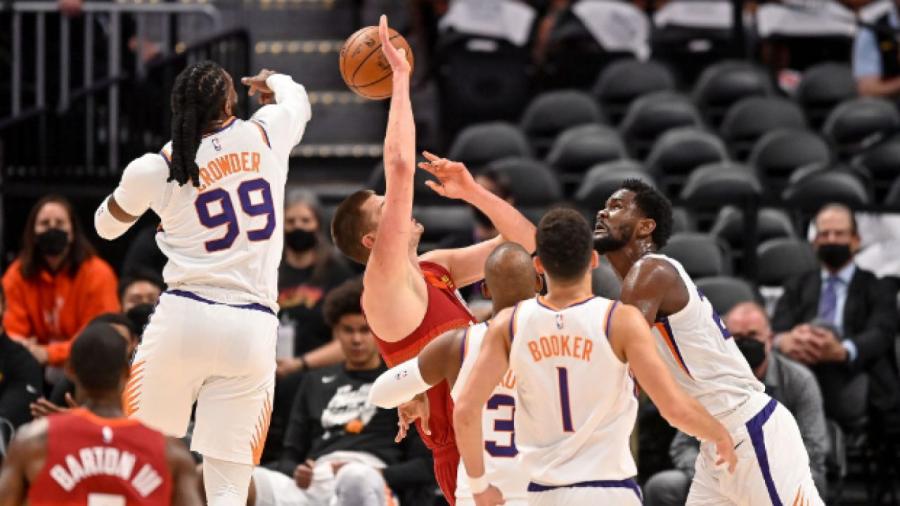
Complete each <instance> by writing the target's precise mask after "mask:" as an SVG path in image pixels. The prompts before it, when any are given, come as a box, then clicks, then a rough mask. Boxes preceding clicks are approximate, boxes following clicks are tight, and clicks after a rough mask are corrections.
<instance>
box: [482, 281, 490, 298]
mask: <svg viewBox="0 0 900 506" xmlns="http://www.w3.org/2000/svg"><path fill="white" fill-rule="evenodd" d="M481 296H482V297H484V298H485V299H487V300H491V289H490V288H488V284H487V283H486V282H484V281H482V282H481Z"/></svg>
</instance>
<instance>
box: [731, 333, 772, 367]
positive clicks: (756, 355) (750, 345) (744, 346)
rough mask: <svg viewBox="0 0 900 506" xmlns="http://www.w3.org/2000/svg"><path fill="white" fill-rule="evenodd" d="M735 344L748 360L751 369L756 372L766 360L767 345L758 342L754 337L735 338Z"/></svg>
mask: <svg viewBox="0 0 900 506" xmlns="http://www.w3.org/2000/svg"><path fill="white" fill-rule="evenodd" d="M734 342H735V344H737V347H738V349H739V350H741V354H742V355H744V358H745V359H747V363H748V364H750V368H751V369H753V370H756V368H757V367H759V364H762V363H763V362H764V361H765V360H766V345H765V343H763V342H761V341H757V340H756V339H753V338H752V337H743V336H734Z"/></svg>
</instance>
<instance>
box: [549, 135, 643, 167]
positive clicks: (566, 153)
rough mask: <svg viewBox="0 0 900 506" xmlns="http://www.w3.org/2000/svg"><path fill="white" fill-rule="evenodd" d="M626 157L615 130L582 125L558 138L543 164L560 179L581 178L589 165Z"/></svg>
mask: <svg viewBox="0 0 900 506" xmlns="http://www.w3.org/2000/svg"><path fill="white" fill-rule="evenodd" d="M626 156H627V153H626V152H625V144H624V143H623V142H622V138H621V137H620V136H619V133H618V132H617V131H616V130H614V129H612V128H610V127H608V126H605V125H581V126H576V127H572V128H569V129H567V130H566V131H564V132H563V133H561V134H559V137H557V138H556V140H555V141H554V142H553V147H552V148H550V153H548V154H547V158H546V160H545V161H546V162H547V163H548V164H549V165H550V166H551V167H553V168H554V169H556V171H557V172H558V173H560V174H561V175H565V174H573V173H574V174H579V175H580V174H583V173H584V172H585V171H587V169H588V168H589V167H591V166H592V165H596V164H598V163H603V162H608V161H611V160H619V159H622V158H625V157H626Z"/></svg>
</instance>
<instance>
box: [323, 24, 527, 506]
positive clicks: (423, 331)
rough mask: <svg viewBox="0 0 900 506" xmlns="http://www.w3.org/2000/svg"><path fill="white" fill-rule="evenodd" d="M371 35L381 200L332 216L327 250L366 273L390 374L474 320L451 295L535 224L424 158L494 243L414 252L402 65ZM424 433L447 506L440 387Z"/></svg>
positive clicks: (447, 434) (446, 442)
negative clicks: (385, 88) (383, 72)
mask: <svg viewBox="0 0 900 506" xmlns="http://www.w3.org/2000/svg"><path fill="white" fill-rule="evenodd" d="M379 36H380V38H381V42H382V45H381V47H382V50H383V53H384V55H385V57H386V59H387V61H388V62H389V64H390V66H391V69H392V70H393V77H392V79H393V95H392V96H391V105H390V112H389V115H388V125H387V132H386V135H385V141H384V170H385V177H386V180H387V191H386V193H385V195H384V197H381V196H378V195H375V194H374V193H372V192H371V191H368V190H363V191H359V192H356V193H354V194H353V195H351V196H349V197H348V198H347V199H346V200H344V202H343V203H341V205H340V206H339V207H338V208H337V210H336V211H335V215H334V220H333V222H332V224H331V232H332V236H333V237H334V241H335V244H336V245H337V246H338V248H339V249H340V250H341V251H342V252H343V253H344V254H345V255H347V256H348V257H350V258H352V259H353V260H355V261H357V262H360V263H363V264H365V265H366V271H365V275H364V277H363V283H364V286H365V290H364V292H363V298H362V305H363V310H364V311H365V313H366V318H367V319H368V321H369V326H370V327H371V329H372V331H373V333H374V334H375V335H376V336H378V341H377V342H378V347H379V350H380V351H381V355H382V357H383V358H384V360H385V362H386V363H387V364H388V365H389V366H394V365H397V364H399V363H402V362H405V361H407V360H409V359H411V358H413V357H415V356H416V355H417V354H418V353H419V351H420V350H421V349H422V348H423V347H424V346H425V345H426V344H428V342H429V341H431V340H432V339H434V338H435V337H437V336H438V335H440V334H442V333H444V332H446V331H448V330H451V329H453V328H458V327H464V326H466V325H468V324H470V323H472V322H473V320H474V319H473V317H472V314H471V313H470V312H469V309H468V308H467V307H466V305H465V303H464V302H463V301H462V299H461V298H460V297H459V294H458V293H457V287H461V286H465V285H468V284H470V283H473V282H475V281H477V280H479V279H481V278H483V277H484V261H485V259H486V258H487V256H488V255H489V254H490V252H491V251H493V249H494V248H495V247H496V246H497V245H498V244H500V243H501V242H504V241H513V242H518V243H520V244H522V245H523V246H525V248H526V249H527V250H529V251H531V250H533V249H534V225H532V224H531V222H529V221H528V219H527V218H525V217H524V216H522V215H521V214H520V213H519V212H518V211H516V210H515V208H513V207H512V206H511V205H509V203H507V202H506V201H504V200H502V199H501V198H499V197H497V196H496V195H494V194H492V193H491V192H489V191H487V190H486V189H485V188H483V187H482V186H481V185H479V184H477V183H475V180H474V179H473V178H472V175H471V174H469V171H468V170H467V169H466V167H465V166H464V165H463V164H461V163H456V162H450V161H448V160H445V159H442V158H438V157H436V156H434V155H431V154H430V153H426V155H425V156H426V158H428V160H429V162H428V163H423V164H421V165H420V167H421V168H422V169H424V170H428V171H429V172H430V173H432V174H434V175H435V176H436V177H437V178H438V182H431V183H429V186H430V187H431V188H432V189H433V190H435V191H436V192H438V193H439V194H441V195H443V196H445V197H448V198H458V199H463V200H465V201H466V202H467V203H469V204H471V205H473V206H475V207H476V208H478V209H479V210H480V211H482V212H483V213H484V214H485V215H487V216H488V217H489V218H490V219H491V221H492V222H493V223H494V225H496V227H497V229H498V230H499V231H500V234H501V236H500V237H497V238H495V239H492V240H490V241H485V242H482V243H480V244H476V245H473V246H470V247H468V248H462V249H455V250H438V251H432V252H430V253H427V254H425V255H422V256H421V257H418V256H417V254H416V249H417V246H418V244H419V238H420V237H421V235H422V231H423V229H422V226H421V225H420V224H418V223H416V222H415V220H413V218H412V203H413V177H414V175H415V170H416V168H415V165H414V160H415V125H414V123H413V115H412V107H411V105H410V101H409V78H410V66H409V62H407V60H406V58H405V57H404V55H403V53H402V52H401V51H400V50H397V49H396V48H394V46H393V45H391V44H390V42H389V40H388V27H387V18H385V17H383V16H382V18H381V21H380V25H379ZM427 398H428V401H429V409H430V434H429V433H428V432H426V431H424V430H421V429H422V427H421V425H420V426H419V428H420V430H419V434H421V435H422V438H423V439H424V441H425V443H426V444H427V445H428V447H429V448H431V450H432V453H433V454H434V466H435V467H434V468H435V476H436V479H437V482H438V484H439V485H440V487H441V490H442V491H443V492H444V496H445V497H446V498H447V500H448V501H450V502H451V503H452V502H453V497H454V492H455V490H456V469H457V466H458V464H459V453H458V452H457V450H456V445H455V444H454V441H453V430H452V428H451V414H450V412H451V410H452V405H453V403H452V400H451V399H450V395H449V388H448V387H447V385H446V383H444V382H441V383H440V384H439V385H437V386H436V387H434V388H432V389H431V390H429V391H428V392H427Z"/></svg>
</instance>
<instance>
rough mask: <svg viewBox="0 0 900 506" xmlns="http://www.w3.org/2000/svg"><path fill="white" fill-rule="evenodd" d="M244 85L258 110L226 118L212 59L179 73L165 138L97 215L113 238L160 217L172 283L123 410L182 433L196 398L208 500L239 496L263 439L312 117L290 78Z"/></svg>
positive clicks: (228, 106) (197, 442)
mask: <svg viewBox="0 0 900 506" xmlns="http://www.w3.org/2000/svg"><path fill="white" fill-rule="evenodd" d="M243 83H244V84H245V85H247V86H249V87H250V94H251V95H253V94H254V93H257V92H258V93H260V98H261V102H263V103H264V104H269V105H265V106H264V107H262V108H261V109H259V111H257V113H256V114H255V115H254V116H253V117H252V118H251V119H250V120H249V121H241V120H239V119H236V118H235V117H234V116H233V113H234V107H235V104H236V99H237V93H236V92H235V89H234V86H233V84H232V81H231V77H230V76H229V75H228V73H226V72H225V71H224V70H223V69H222V68H221V67H219V66H218V65H216V64H215V63H212V62H208V61H207V62H201V63H197V64H193V65H191V66H189V67H188V68H186V69H185V70H184V71H183V72H181V74H179V75H178V77H177V79H176V80H175V86H174V89H173V90H172V114H173V117H172V141H171V142H170V143H168V144H166V146H165V147H163V149H162V151H160V152H159V153H158V154H146V155H144V156H142V157H140V158H138V159H136V160H134V161H133V162H131V163H130V164H129V165H128V167H126V168H125V171H124V172H123V174H122V180H121V182H120V183H119V186H118V188H116V189H115V191H114V192H113V194H112V195H110V196H109V198H107V199H106V200H104V201H103V203H102V204H101V205H100V208H99V209H97V213H96V215H95V219H94V222H95V225H96V228H97V233H98V234H99V235H100V237H103V238H105V239H114V238H116V237H119V236H120V235H122V234H123V233H124V232H125V231H126V230H127V229H128V228H129V227H131V225H132V224H134V223H135V221H136V220H137V219H138V217H140V216H141V215H142V214H144V212H146V211H147V210H148V209H152V210H153V212H155V213H156V214H157V215H159V217H160V220H161V224H160V229H159V231H158V232H157V234H156V242H157V243H158V244H159V247H160V249H161V250H162V251H163V253H165V255H166V256H167V257H168V263H167V264H166V267H165V269H164V271H163V277H164V278H165V282H166V284H167V285H168V286H169V289H168V291H166V292H165V293H164V294H163V295H162V296H161V297H160V300H159V304H158V306H157V307H156V311H155V313H154V314H153V317H152V318H151V320H150V323H149V324H148V326H147V328H146V330H145V331H144V335H143V341H142V342H141V344H140V346H139V347H138V350H137V354H136V356H135V359H134V364H133V370H132V376H131V380H130V381H129V384H128V387H127V389H126V399H125V402H126V403H125V409H126V412H127V413H128V414H129V415H130V416H135V417H137V418H138V419H140V420H141V421H143V422H145V423H147V424H148V425H150V426H151V427H154V428H156V429H158V430H161V431H163V432H165V433H166V434H168V435H171V436H175V437H180V436H183V435H184V433H185V430H186V428H187V425H188V421H189V418H190V416H191V405H192V404H193V403H194V401H197V410H196V424H195V429H194V432H193V438H192V441H191V449H192V450H194V451H197V452H199V453H201V454H202V455H203V457H204V458H203V475H204V487H205V490H206V496H207V498H208V500H209V503H210V504H212V505H215V506H222V505H229V506H230V505H235V506H237V505H243V504H244V503H245V502H246V495H247V491H248V487H249V483H250V475H251V473H252V471H253V465H254V464H255V463H258V462H259V457H260V454H261V452H262V449H263V444H264V442H265V439H266V432H267V430H268V426H269V418H270V413H271V409H272V391H273V384H274V378H275V339H276V335H277V329H278V319H277V318H276V317H275V313H276V312H277V311H278V306H277V303H276V297H277V276H278V264H279V262H280V260H281V250H282V244H283V241H284V236H283V234H282V230H283V227H282V223H283V218H284V217H283V215H282V209H283V208H284V202H283V201H284V187H285V182H286V179H287V172H288V157H289V156H290V152H291V149H292V148H293V147H294V146H295V145H296V144H297V143H298V142H299V141H300V137H301V136H302V135H303V131H304V128H305V127H306V123H307V121H308V120H309V118H310V105H309V99H308V98H307V95H306V91H305V90H304V89H303V87H302V86H300V85H299V84H297V83H295V82H294V81H293V80H292V79H291V78H290V77H289V76H286V75H282V74H276V73H274V72H272V71H270V70H263V71H262V72H260V73H259V74H258V75H257V76H255V77H249V78H244V79H243Z"/></svg>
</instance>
